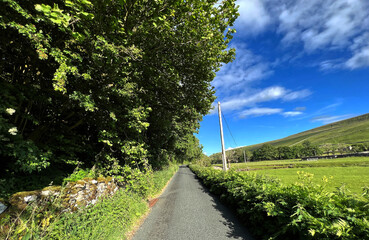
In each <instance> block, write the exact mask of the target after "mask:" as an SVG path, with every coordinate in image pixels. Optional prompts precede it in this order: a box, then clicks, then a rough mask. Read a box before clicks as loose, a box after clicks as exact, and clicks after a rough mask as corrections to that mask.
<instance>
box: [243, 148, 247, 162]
mask: <svg viewBox="0 0 369 240" xmlns="http://www.w3.org/2000/svg"><path fill="white" fill-rule="evenodd" d="M243 159H244V160H245V163H246V154H245V150H243Z"/></svg>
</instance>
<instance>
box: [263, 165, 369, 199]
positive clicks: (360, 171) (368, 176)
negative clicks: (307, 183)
mask: <svg viewBox="0 0 369 240" xmlns="http://www.w3.org/2000/svg"><path fill="white" fill-rule="evenodd" d="M298 171H304V172H307V173H312V174H314V177H313V180H312V181H313V182H314V183H317V184H322V183H323V182H322V178H323V177H324V176H326V177H328V178H329V177H331V176H332V177H333V178H332V179H329V180H328V183H327V185H326V187H327V190H330V191H334V190H336V188H338V187H341V186H342V185H345V187H346V189H347V190H349V191H351V192H352V193H358V194H361V193H362V188H363V187H364V186H367V187H369V167H330V168H328V167H314V168H285V169H268V170H258V171H256V173H258V174H263V175H268V176H272V177H277V178H279V179H281V180H282V182H284V183H286V184H292V183H296V182H298V181H299V180H298V174H297V172H298Z"/></svg>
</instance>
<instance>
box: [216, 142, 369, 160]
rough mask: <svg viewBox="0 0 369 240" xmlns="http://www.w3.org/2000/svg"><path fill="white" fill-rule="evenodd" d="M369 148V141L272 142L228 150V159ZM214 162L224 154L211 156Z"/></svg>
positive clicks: (293, 155)
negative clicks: (275, 144) (287, 143)
mask: <svg viewBox="0 0 369 240" xmlns="http://www.w3.org/2000/svg"><path fill="white" fill-rule="evenodd" d="M368 150H369V143H356V144H343V143H336V144H332V143H328V144H323V145H317V144H313V143H311V142H310V141H309V140H305V141H303V142H302V143H301V144H297V145H293V146H277V147H276V146H273V145H271V144H263V145H262V146H261V147H259V148H257V149H255V150H253V151H250V150H244V149H242V148H237V149H232V150H228V151H227V159H228V161H230V162H244V161H245V160H246V161H263V160H282V159H296V158H302V157H309V156H319V155H322V154H325V155H335V154H338V153H339V154H344V153H357V152H362V151H368ZM210 159H211V161H212V162H213V163H215V162H216V163H220V162H221V161H222V156H221V154H220V153H216V154H213V155H211V156H210Z"/></svg>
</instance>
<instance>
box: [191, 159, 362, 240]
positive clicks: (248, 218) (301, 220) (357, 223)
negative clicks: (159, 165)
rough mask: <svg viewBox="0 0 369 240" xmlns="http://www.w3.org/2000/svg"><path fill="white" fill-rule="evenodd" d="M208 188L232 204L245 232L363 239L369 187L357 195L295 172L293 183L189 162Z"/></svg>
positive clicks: (265, 235)
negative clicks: (297, 179)
mask: <svg viewBox="0 0 369 240" xmlns="http://www.w3.org/2000/svg"><path fill="white" fill-rule="evenodd" d="M190 168H191V169H192V171H193V172H195V174H196V175H197V176H198V177H199V178H201V179H202V181H203V183H204V184H205V185H206V186H207V187H209V188H210V191H211V192H213V193H215V194H217V195H220V198H221V200H223V201H225V202H226V203H228V204H230V205H232V206H233V207H234V208H235V209H236V210H237V213H238V214H239V216H240V218H241V219H242V220H243V221H244V223H245V225H246V226H247V227H248V228H249V230H250V231H251V232H252V233H253V234H254V235H255V236H256V237H258V238H262V239H283V240H287V239H293V240H297V239H304V240H306V239H329V240H332V239H345V240H346V239H347V240H351V239H356V240H358V239H360V240H361V239H369V220H368V219H369V201H368V200H369V191H368V189H364V192H363V195H362V198H361V199H358V198H355V197H354V196H351V195H348V194H347V193H345V191H344V188H341V189H338V191H336V192H334V193H332V192H329V191H326V190H325V186H324V183H325V182H326V181H327V179H323V180H322V184H321V185H317V184H313V183H312V182H311V178H312V176H311V175H310V174H307V173H303V172H302V173H299V176H300V180H301V182H300V183H299V184H291V185H284V184H282V183H281V182H280V181H279V180H277V179H273V178H268V177H265V176H261V175H256V174H252V173H248V174H246V173H238V172H234V171H228V172H223V171H219V170H215V169H212V168H204V167H199V166H197V165H191V166H190Z"/></svg>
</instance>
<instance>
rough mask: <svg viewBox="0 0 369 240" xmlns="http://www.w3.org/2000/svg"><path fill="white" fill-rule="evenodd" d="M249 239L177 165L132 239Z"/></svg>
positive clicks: (188, 170)
mask: <svg viewBox="0 0 369 240" xmlns="http://www.w3.org/2000/svg"><path fill="white" fill-rule="evenodd" d="M148 239H150V240H155V239H157V240H159V239H160V240H181V239H186V240H187V239H201V240H206V239H211V240H217V239H247V240H253V238H252V237H251V236H250V234H249V233H248V232H247V230H246V229H245V228H244V226H243V225H242V224H241V223H240V222H239V221H238V220H237V219H236V217H235V216H234V214H233V213H232V212H231V211H230V210H229V209H227V208H226V207H225V206H223V205H222V204H221V203H220V202H219V200H218V199H217V198H215V197H214V196H212V195H211V194H209V192H208V191H207V190H206V189H205V188H204V187H203V186H202V185H201V184H200V182H199V181H198V180H197V179H196V178H195V175H194V174H193V173H192V172H191V170H190V169H189V168H188V167H185V166H181V167H180V168H179V171H178V172H177V173H176V174H175V175H174V177H173V179H172V181H171V182H170V183H169V185H168V187H167V189H166V190H165V191H164V193H163V194H162V195H161V196H160V197H159V200H158V201H157V203H156V204H155V206H154V207H153V208H152V211H151V212H150V214H149V216H148V217H147V218H146V220H145V222H144V223H143V224H142V226H141V227H140V229H139V230H138V231H137V232H136V234H135V235H134V237H133V240H148Z"/></svg>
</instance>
